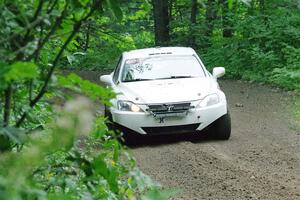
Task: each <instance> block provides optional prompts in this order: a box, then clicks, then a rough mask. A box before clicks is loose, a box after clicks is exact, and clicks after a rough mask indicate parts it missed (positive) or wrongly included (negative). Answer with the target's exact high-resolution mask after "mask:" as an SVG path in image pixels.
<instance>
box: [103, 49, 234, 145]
mask: <svg viewBox="0 0 300 200" xmlns="http://www.w3.org/2000/svg"><path fill="white" fill-rule="evenodd" d="M224 74H225V69H224V68H223V67H216V68H214V69H213V72H212V74H211V73H210V72H209V71H207V70H206V68H205V67H204V65H203V63H202V61H201V59H200V58H199V56H198V55H197V54H196V52H195V51H194V50H193V49H192V48H186V47H164V48H160V47H159V48H148V49H139V50H133V51H129V52H124V53H123V54H122V56H121V58H120V60H119V63H118V65H117V67H116V69H115V70H114V72H113V73H111V74H110V75H103V76H101V77H100V80H101V81H102V82H104V83H105V84H107V85H108V86H110V87H111V88H112V89H113V91H114V92H115V93H116V94H117V96H116V98H115V99H112V100H111V103H112V106H111V107H109V108H106V109H105V115H106V116H107V117H108V118H109V120H110V121H111V122H112V123H113V124H114V125H115V126H116V127H118V128H119V129H121V130H122V131H123V132H124V133H127V134H132V133H133V132H136V133H140V134H144V135H145V134H147V135H160V134H173V133H185V132H196V131H200V130H202V129H204V128H206V127H208V126H209V125H210V126H209V127H210V128H211V133H212V134H213V135H214V137H215V138H216V139H223V140H226V139H229V137H230V133H231V122H230V115H229V110H228V106H227V102H226V97H225V94H224V93H223V91H222V90H221V89H220V87H219V85H218V83H217V78H218V77H221V76H223V75H224Z"/></svg>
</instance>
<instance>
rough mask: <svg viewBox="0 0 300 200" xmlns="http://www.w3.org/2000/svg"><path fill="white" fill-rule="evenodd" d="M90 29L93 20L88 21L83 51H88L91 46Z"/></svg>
mask: <svg viewBox="0 0 300 200" xmlns="http://www.w3.org/2000/svg"><path fill="white" fill-rule="evenodd" d="M90 29H91V21H87V27H86V32H85V44H84V49H83V51H84V52H86V51H87V50H88V48H89V43H90Z"/></svg>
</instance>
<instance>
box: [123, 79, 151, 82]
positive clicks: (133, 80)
mask: <svg viewBox="0 0 300 200" xmlns="http://www.w3.org/2000/svg"><path fill="white" fill-rule="evenodd" d="M150 80H153V79H146V78H136V79H132V80H124V81H123V82H135V81H150Z"/></svg>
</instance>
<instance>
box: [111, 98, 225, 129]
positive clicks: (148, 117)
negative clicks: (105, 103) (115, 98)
mask: <svg viewBox="0 0 300 200" xmlns="http://www.w3.org/2000/svg"><path fill="white" fill-rule="evenodd" d="M110 111H111V114H112V119H113V122H114V123H116V124H119V125H120V126H121V127H124V128H128V129H131V130H133V131H135V132H137V133H140V134H143V135H145V134H168V133H175V132H176V133H182V132H191V131H200V130H202V129H204V128H205V127H207V126H208V125H210V124H211V123H212V122H214V121H215V120H216V119H218V118H220V117H221V116H223V115H225V114H226V113H227V104H226V101H222V102H220V103H218V104H215V105H213V106H209V107H205V108H192V109H190V110H189V111H188V112H187V114H186V115H185V116H172V117H164V118H163V119H161V118H155V117H154V116H153V115H152V114H150V113H149V112H129V111H120V110H117V109H114V108H110Z"/></svg>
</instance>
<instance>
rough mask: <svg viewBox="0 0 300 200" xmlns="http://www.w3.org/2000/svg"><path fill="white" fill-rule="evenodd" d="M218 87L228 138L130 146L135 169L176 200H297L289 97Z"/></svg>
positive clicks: (234, 85) (229, 84) (252, 87)
mask: <svg viewBox="0 0 300 200" xmlns="http://www.w3.org/2000/svg"><path fill="white" fill-rule="evenodd" d="M81 75H83V77H86V78H89V79H90V80H95V81H97V80H98V75H97V74H94V75H93V76H94V78H91V76H90V75H91V74H90V73H88V74H82V73H81ZM220 85H221V88H222V89H223V90H224V91H225V93H226V94H227V98H228V102H229V107H230V111H231V118H232V137H231V138H230V140H228V141H215V140H212V139H209V137H207V134H208V132H202V133H201V134H202V135H201V136H200V137H195V136H194V135H190V134H188V135H172V136H164V137H156V138H148V139H145V140H143V142H141V143H140V144H138V145H137V146H132V147H130V151H131V153H132V154H133V156H134V157H135V158H136V160H137V164H138V166H139V167H140V168H141V169H142V171H144V172H145V173H146V174H148V175H149V176H150V177H151V178H153V179H154V180H155V181H158V182H160V183H161V184H163V185H164V186H166V187H173V188H179V189H181V192H180V193H179V194H177V195H176V196H175V197H174V198H173V199H176V200H179V199H186V200H192V199H197V200H198V199H199V200H200V199H204V200H206V199H211V200H221V199H222V200H234V199H241V200H243V199H262V200H287V199H289V200H300V135H299V134H300V133H299V129H295V124H296V123H297V121H296V119H295V118H294V117H293V110H292V107H291V98H290V97H289V94H288V93H287V92H284V91H281V90H277V89H274V88H271V87H268V86H263V85H259V84H250V83H245V82H241V81H232V80H222V81H220ZM297 130H298V131H297ZM195 138H196V139H195Z"/></svg>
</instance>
